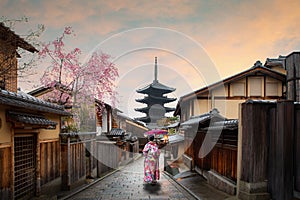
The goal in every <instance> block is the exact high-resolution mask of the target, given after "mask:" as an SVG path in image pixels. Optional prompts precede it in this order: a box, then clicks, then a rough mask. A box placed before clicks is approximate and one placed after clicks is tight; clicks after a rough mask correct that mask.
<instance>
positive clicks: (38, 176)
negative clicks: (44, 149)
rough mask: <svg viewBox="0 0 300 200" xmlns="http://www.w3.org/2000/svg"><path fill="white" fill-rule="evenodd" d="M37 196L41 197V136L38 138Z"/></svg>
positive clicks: (38, 135)
mask: <svg viewBox="0 0 300 200" xmlns="http://www.w3.org/2000/svg"><path fill="white" fill-rule="evenodd" d="M36 137H37V138H36V196H40V195H41V151H40V134H39V133H38V134H37V136H36Z"/></svg>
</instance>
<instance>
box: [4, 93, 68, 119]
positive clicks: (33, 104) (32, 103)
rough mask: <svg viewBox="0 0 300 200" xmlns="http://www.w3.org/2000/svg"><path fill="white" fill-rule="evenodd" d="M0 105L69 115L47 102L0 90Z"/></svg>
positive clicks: (61, 108) (61, 107) (23, 94)
mask: <svg viewBox="0 0 300 200" xmlns="http://www.w3.org/2000/svg"><path fill="white" fill-rule="evenodd" d="M0 103H1V104H4V105H9V106H13V107H18V108H24V109H29V110H33V111H41V112H48V113H54V114H59V115H71V114H70V113H69V112H67V111H65V110H64V108H63V106H59V105H56V104H53V103H49V102H47V101H43V100H41V99H38V98H36V97H33V96H31V95H28V94H26V93H24V92H19V93H14V92H9V91H6V90H0Z"/></svg>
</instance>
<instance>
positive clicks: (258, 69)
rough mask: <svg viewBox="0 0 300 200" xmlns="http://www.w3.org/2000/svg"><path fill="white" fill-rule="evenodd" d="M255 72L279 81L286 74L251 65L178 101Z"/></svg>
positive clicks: (282, 79)
mask: <svg viewBox="0 0 300 200" xmlns="http://www.w3.org/2000/svg"><path fill="white" fill-rule="evenodd" d="M257 72H260V73H263V74H266V75H269V76H270V77H273V78H275V79H277V80H281V81H285V79H286V75H285V74H282V73H279V72H277V71H274V70H272V69H269V68H267V67H264V66H262V65H259V66H254V67H252V68H250V69H248V70H245V71H243V72H240V73H238V74H235V75H233V76H230V77H228V78H226V79H224V80H221V81H218V82H216V83H213V84H211V85H209V86H206V87H203V88H200V89H198V90H196V91H194V92H191V93H189V94H186V95H184V96H182V97H180V99H179V101H178V103H179V102H181V101H184V100H188V99H190V98H192V97H194V96H195V95H199V94H203V93H205V92H208V91H209V90H212V89H214V88H217V87H219V86H222V85H226V84H228V83H231V82H233V81H238V80H241V79H243V78H245V77H247V76H249V75H251V74H255V73H257Z"/></svg>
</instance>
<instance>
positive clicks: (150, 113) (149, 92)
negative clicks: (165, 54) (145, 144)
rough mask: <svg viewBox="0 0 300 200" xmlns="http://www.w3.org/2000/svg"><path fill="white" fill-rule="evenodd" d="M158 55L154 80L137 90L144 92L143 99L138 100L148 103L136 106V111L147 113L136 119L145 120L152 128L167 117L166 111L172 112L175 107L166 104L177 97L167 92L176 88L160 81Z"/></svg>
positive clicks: (137, 100)
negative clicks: (141, 106) (143, 105)
mask: <svg viewBox="0 0 300 200" xmlns="http://www.w3.org/2000/svg"><path fill="white" fill-rule="evenodd" d="M157 74H158V66H157V57H155V64H154V80H153V82H152V83H151V84H149V85H147V86H145V87H143V88H140V89H138V90H136V92H137V93H141V94H144V95H145V96H144V98H143V99H136V102H139V103H144V104H146V106H145V107H143V108H136V109H135V111H138V112H141V113H143V114H146V116H145V117H139V118H136V120H139V121H142V122H145V123H146V124H147V126H148V127H149V128H150V127H151V128H154V127H158V124H157V123H158V120H160V119H162V118H164V117H165V113H168V112H172V111H174V110H175V108H170V107H166V106H165V105H164V104H166V103H171V102H173V101H175V100H176V98H169V97H167V96H166V95H165V94H168V93H170V92H173V91H175V90H176V89H175V88H171V87H168V86H166V85H163V84H161V83H159V82H158V78H157Z"/></svg>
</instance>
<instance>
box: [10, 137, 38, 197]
mask: <svg viewBox="0 0 300 200" xmlns="http://www.w3.org/2000/svg"><path fill="white" fill-rule="evenodd" d="M14 154H15V156H14V163H15V165H14V198H15V199H29V198H30V197H33V196H34V195H35V188H36V187H35V183H36V181H35V180H36V176H35V174H36V136H35V135H34V134H22V135H16V136H15V137H14Z"/></svg>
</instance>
